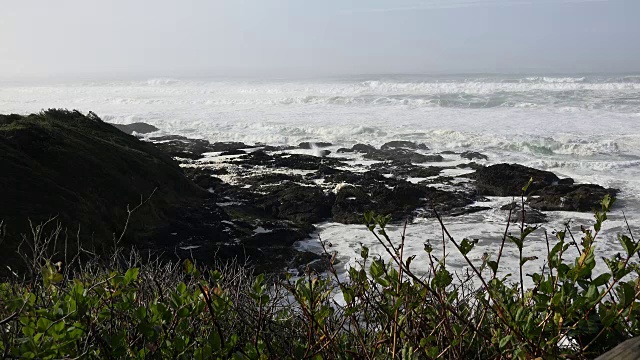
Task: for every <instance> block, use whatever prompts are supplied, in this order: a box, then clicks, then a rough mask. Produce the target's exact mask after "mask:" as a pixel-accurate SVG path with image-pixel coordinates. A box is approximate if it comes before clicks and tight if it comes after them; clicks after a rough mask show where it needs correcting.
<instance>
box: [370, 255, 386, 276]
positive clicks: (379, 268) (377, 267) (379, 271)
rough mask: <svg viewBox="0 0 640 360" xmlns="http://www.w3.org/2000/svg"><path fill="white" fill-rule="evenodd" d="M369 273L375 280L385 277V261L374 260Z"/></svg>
mask: <svg viewBox="0 0 640 360" xmlns="http://www.w3.org/2000/svg"><path fill="white" fill-rule="evenodd" d="M369 273H370V274H371V276H373V278H374V279H375V278H379V277H380V276H382V275H384V261H382V260H381V259H376V260H374V261H373V262H372V263H371V267H370V268H369Z"/></svg>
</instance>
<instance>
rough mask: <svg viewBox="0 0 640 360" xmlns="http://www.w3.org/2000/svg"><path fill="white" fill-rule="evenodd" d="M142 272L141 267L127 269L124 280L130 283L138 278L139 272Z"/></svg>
mask: <svg viewBox="0 0 640 360" xmlns="http://www.w3.org/2000/svg"><path fill="white" fill-rule="evenodd" d="M139 272H140V269H139V268H131V269H129V270H127V272H126V273H125V274H124V280H123V281H122V282H123V284H124V285H128V284H130V283H131V282H132V281H134V280H136V279H137V278H138V273H139Z"/></svg>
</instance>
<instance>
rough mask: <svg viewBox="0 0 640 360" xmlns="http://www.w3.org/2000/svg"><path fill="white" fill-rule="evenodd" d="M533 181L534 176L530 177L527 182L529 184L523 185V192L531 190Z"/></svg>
mask: <svg viewBox="0 0 640 360" xmlns="http://www.w3.org/2000/svg"><path fill="white" fill-rule="evenodd" d="M532 183H533V177H530V178H529V182H528V183H527V185H525V186H523V187H522V192H523V193H526V192H527V190H529V186H531V184H532Z"/></svg>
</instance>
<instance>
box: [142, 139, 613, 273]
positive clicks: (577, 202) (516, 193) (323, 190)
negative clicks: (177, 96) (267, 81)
mask: <svg viewBox="0 0 640 360" xmlns="http://www.w3.org/2000/svg"><path fill="white" fill-rule="evenodd" d="M146 139H147V140H148V141H151V142H153V143H154V144H155V145H156V146H157V147H158V148H159V149H161V150H163V151H165V152H166V153H168V154H170V155H171V156H173V157H174V158H175V159H176V160H177V161H179V162H180V164H181V166H182V167H183V169H184V170H185V174H186V175H187V177H189V178H190V179H192V180H193V181H194V182H195V183H196V184H197V185H198V186H200V187H201V188H203V189H206V190H208V191H209V193H210V194H211V202H210V204H209V206H210V207H216V208H217V209H219V210H220V212H221V213H223V214H225V218H224V219H223V220H222V223H223V224H224V225H223V226H224V230H223V232H224V233H226V234H227V235H228V236H229V239H232V240H231V242H230V243H227V244H225V245H224V248H225V249H226V250H227V251H230V252H232V253H233V251H236V250H238V251H239V249H240V248H241V249H242V251H243V252H244V254H246V255H248V256H249V257H250V258H253V259H254V260H255V262H256V264H258V265H259V267H260V268H263V269H268V270H276V268H277V267H278V266H279V267H280V269H279V270H284V269H285V268H288V269H298V270H299V271H302V270H303V269H304V268H305V267H306V266H307V265H310V266H311V267H312V268H314V269H316V270H321V269H322V268H323V266H326V264H327V259H324V258H323V257H321V256H319V255H317V254H313V253H301V252H297V251H296V250H293V247H292V246H293V244H294V243H295V242H296V241H299V240H302V239H305V238H308V237H309V236H310V234H311V233H312V232H313V230H314V224H317V223H321V222H325V221H331V222H337V223H343V224H359V223H363V216H362V214H363V213H364V212H365V211H368V210H374V211H376V212H377V213H380V214H389V215H391V218H392V221H397V222H400V221H404V220H411V219H412V218H415V217H433V216H434V211H433V210H434V209H435V210H437V212H438V213H439V214H441V215H443V216H460V215H464V214H469V213H473V212H477V211H484V210H490V209H491V207H489V206H487V205H485V203H490V202H489V201H488V199H487V197H488V196H499V197H507V198H509V197H512V198H516V199H517V201H515V202H513V203H509V204H507V205H504V206H502V207H501V209H500V210H501V211H503V212H504V216H505V221H507V217H508V216H509V214H510V213H511V214H512V215H511V219H509V220H510V221H512V222H520V221H521V219H522V216H523V212H522V211H521V209H520V196H521V195H522V187H523V186H524V185H525V184H527V182H528V181H529V179H532V183H531V185H530V186H529V190H528V192H527V194H526V198H525V200H526V203H525V211H524V217H525V222H527V223H542V222H546V221H547V215H546V214H545V213H544V211H558V210H561V211H578V212H591V211H592V210H593V209H595V208H598V207H599V202H600V200H601V199H602V198H603V197H604V195H605V194H609V195H611V196H615V195H616V193H617V192H618V190H617V189H608V188H604V187H602V186H599V185H593V184H576V183H575V182H574V180H573V179H570V178H564V179H560V178H559V177H557V176H556V175H555V174H553V173H552V172H548V171H542V170H537V169H533V168H529V167H525V166H522V165H518V164H495V165H490V166H486V165H484V164H483V162H486V160H487V156H486V155H484V154H482V153H479V152H475V151H466V152H463V153H455V152H441V153H434V152H431V151H430V149H429V147H428V146H427V145H426V144H421V143H413V142H410V141H392V142H388V143H386V144H383V145H382V146H381V147H379V148H376V147H373V146H371V145H368V144H356V145H354V146H352V147H351V148H338V149H337V151H336V152H335V153H332V152H331V151H330V150H328V149H327V148H329V147H332V144H330V143H326V142H319V143H308V142H304V143H301V144H299V145H298V146H279V147H278V146H269V145H260V144H258V145H249V144H243V143H238V142H218V143H209V142H208V141H206V140H200V139H198V140H196V139H188V138H185V137H176V136H164V137H153V136H151V137H148V138H146ZM333 148H335V146H333ZM214 204H215V205H214ZM514 210H517V211H514ZM175 236H176V240H178V243H179V244H182V245H184V246H183V247H182V248H183V249H184V248H188V247H189V246H194V244H196V243H197V245H196V246H199V248H198V249H201V250H204V251H203V253H209V252H210V251H212V250H205V249H207V248H211V246H212V244H210V243H207V240H205V239H203V240H204V242H194V241H193V239H194V237H192V236H191V234H190V233H189V232H187V233H186V234H184V235H182V236H181V235H180V234H179V233H178V234H176V235H175ZM182 245H180V246H182ZM216 246H217V245H216ZM232 249H236V250H232ZM236 255H237V254H236Z"/></svg>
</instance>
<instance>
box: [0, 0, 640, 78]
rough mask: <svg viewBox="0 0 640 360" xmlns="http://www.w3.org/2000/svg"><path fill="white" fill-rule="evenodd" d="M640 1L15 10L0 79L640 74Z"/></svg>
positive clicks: (1, 47)
mask: <svg viewBox="0 0 640 360" xmlns="http://www.w3.org/2000/svg"><path fill="white" fill-rule="evenodd" d="M639 15H640V0H422V1H420V0H351V1H349V0H316V1H306V0H304V1H303V0H225V1H216V0H180V1H177V0H176V1H168V0H153V1H151V0H149V1H142V0H137V1H136V0H109V1H104V0H103V1H93V0H56V1H50V0H41V1H36V0H19V1H18V0H15V1H9V0H7V1H2V3H1V4H0V76H2V77H5V78H6V77H17V78H20V77H40V76H49V75H51V76H58V77H59V76H94V75H95V76H130V75H132V76H198V75H214V76H219V75H231V76H241V75H244V76H252V75H263V76H264V75H266V76H270V75H272V76H287V75H294V76H314V75H332V74H335V75H337V74H363V73H369V74H371V73H458V72H512V73H513V72H520V73H531V72H555V73H560V72H639V71H640V20H639V19H638V16H639Z"/></svg>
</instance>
